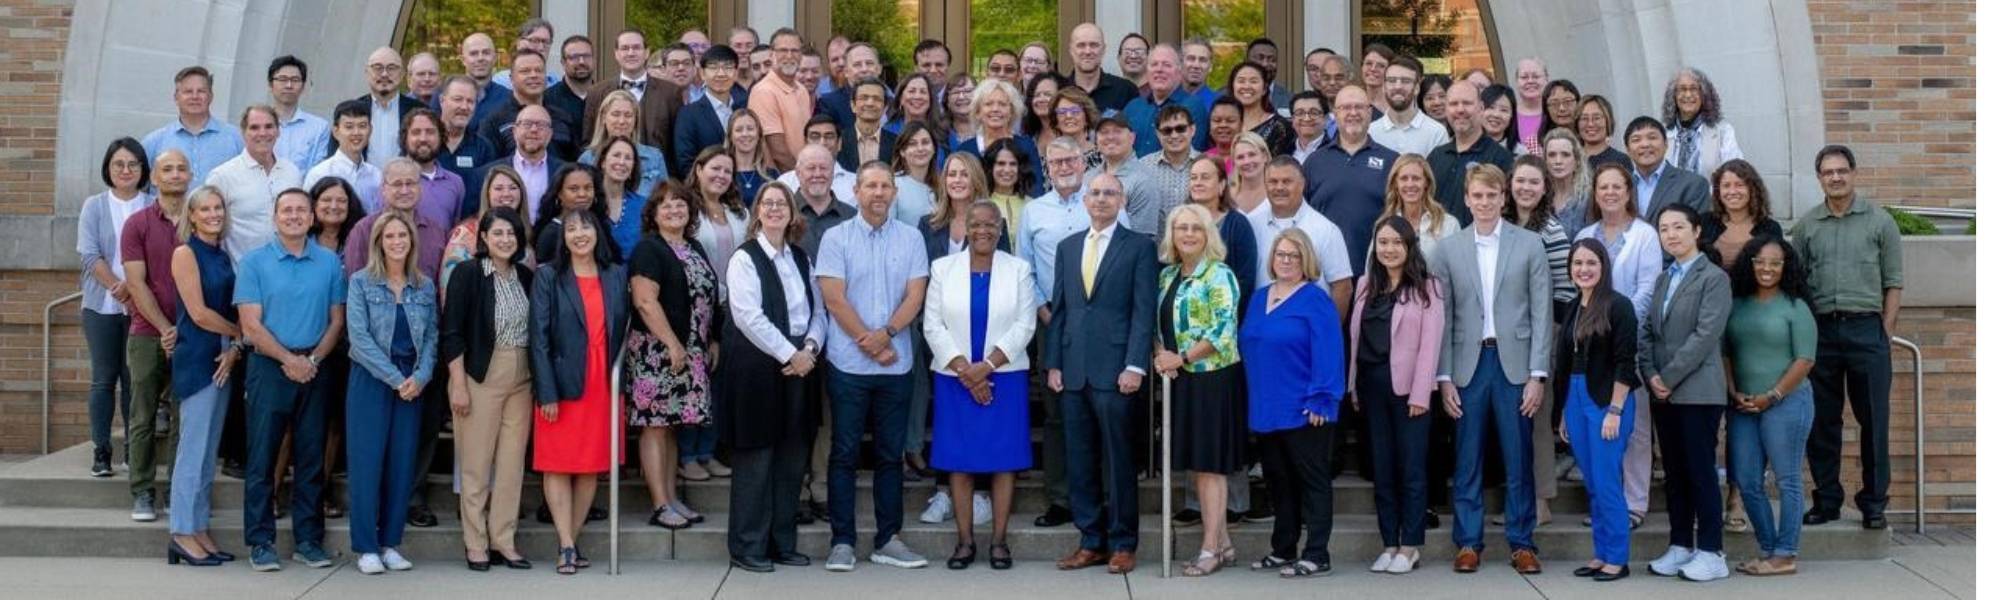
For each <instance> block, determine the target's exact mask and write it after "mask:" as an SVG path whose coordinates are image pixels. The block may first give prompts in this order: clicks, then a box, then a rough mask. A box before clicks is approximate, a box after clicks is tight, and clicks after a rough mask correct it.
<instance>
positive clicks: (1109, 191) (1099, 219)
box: [1083, 172, 1125, 230]
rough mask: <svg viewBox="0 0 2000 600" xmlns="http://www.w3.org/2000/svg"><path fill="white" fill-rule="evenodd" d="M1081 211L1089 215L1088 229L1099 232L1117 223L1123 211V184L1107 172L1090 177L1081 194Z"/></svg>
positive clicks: (1115, 176)
mask: <svg viewBox="0 0 2000 600" xmlns="http://www.w3.org/2000/svg"><path fill="white" fill-rule="evenodd" d="M1083 209H1084V211H1085V212H1088V213H1090V228H1091V229H1093V230H1101V229H1104V228H1106V227H1110V226H1111V225H1112V224H1113V223H1117V222H1118V215H1119V213H1121V212H1123V211H1124V210H1125V183H1124V182H1122V181H1119V180H1118V176H1117V175H1113V174H1111V173H1109V172H1105V173H1098V174H1097V176H1096V177H1092V178H1091V179H1090V182H1089V183H1088V186H1087V187H1086V189H1085V190H1084V192H1083Z"/></svg>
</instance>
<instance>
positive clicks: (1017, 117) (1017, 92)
mask: <svg viewBox="0 0 2000 600" xmlns="http://www.w3.org/2000/svg"><path fill="white" fill-rule="evenodd" d="M993 93H999V94H1002V95H1004V96H1006V97H1007V105H1008V106H1009V108H1010V110H1013V111H1014V119H1013V121H1011V122H1010V123H1008V128H1009V129H1020V128H1021V115H1022V114H1023V113H1025V112H1026V111H1027V108H1026V104H1025V103H1023V102H1022V101H1021V89H1020V88H1017V87H1014V84H1011V83H1007V82H1006V81H1003V80H1000V79H995V78H991V77H989V78H987V79H986V80H985V81H981V82H979V86H978V87H975V88H972V110H973V111H975V112H977V111H978V110H979V103H980V102H981V101H984V100H985V99H986V96H987V95H988V94H993Z"/></svg>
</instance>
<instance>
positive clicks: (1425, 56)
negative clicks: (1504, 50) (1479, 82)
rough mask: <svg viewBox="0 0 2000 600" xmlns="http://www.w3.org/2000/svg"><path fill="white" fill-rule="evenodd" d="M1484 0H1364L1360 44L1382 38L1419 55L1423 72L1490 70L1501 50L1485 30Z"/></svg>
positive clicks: (1498, 76)
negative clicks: (1496, 47) (1495, 45)
mask: <svg viewBox="0 0 2000 600" xmlns="http://www.w3.org/2000/svg"><path fill="white" fill-rule="evenodd" d="M1485 13H1486V11H1485V2H1484V0H1362V2H1361V28H1360V31H1361V43H1362V45H1363V46H1364V47H1365V46H1366V45H1367V44H1372V43H1377V42H1379V43H1382V44H1383V45H1386V46H1388V47H1389V48H1390V49H1391V50H1395V51H1396V52H1397V53H1399V54H1407V55H1410V56H1414V57H1416V59H1417V60H1418V61H1419V62H1422V63H1423V64H1424V72H1425V73H1435V74H1443V75H1452V76H1457V75H1463V74H1465V72H1467V71H1470V70H1473V69H1486V70H1487V71H1488V72H1492V73H1493V76H1494V79H1495V80H1496V81H1505V78H1504V76H1502V75H1501V74H1499V73H1498V72H1496V71H1495V70H1494V63H1495V62H1496V61H1495V60H1494V57H1495V56H1496V55H1497V54H1498V52H1497V50H1496V49H1495V47H1494V44H1493V39H1492V37H1491V36H1489V35H1487V23H1486V14H1485Z"/></svg>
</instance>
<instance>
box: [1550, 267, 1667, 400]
mask: <svg viewBox="0 0 2000 600" xmlns="http://www.w3.org/2000/svg"><path fill="white" fill-rule="evenodd" d="M1606 291H1607V292H1608V293H1609V294H1610V296H1609V297H1606V298H1600V299H1598V300H1597V301H1598V302H1610V303H1611V314H1610V317H1611V333H1610V334H1609V335H1596V336H1591V337H1589V338H1587V339H1585V340H1584V343H1583V352H1584V354H1585V356H1584V365H1583V380H1584V383H1585V384H1586V386H1587V387H1589V388H1590V389H1589V392H1590V399H1591V400H1593V401H1595V402H1597V405H1598V406H1609V405H1610V404H1611V387H1612V385H1611V384H1613V383H1617V382H1623V383H1624V384H1625V385H1626V386H1629V387H1630V388H1631V389H1632V390H1633V391H1639V392H1640V393H1642V394H1643V393H1645V392H1643V391H1640V384H1639V358H1638V357H1639V317H1638V316H1637V314H1636V313H1634V312H1633V310H1632V300H1631V299H1628V298H1626V297H1625V295H1624V294H1620V293H1618V292H1611V291H1609V290H1606ZM1581 312H1583V308H1582V306H1581V305H1578V306H1577V307H1575V308H1573V309H1571V310H1570V311H1569V316H1568V317H1567V318H1565V319H1564V320H1563V323H1562V326H1561V327H1559V328H1557V329H1556V337H1555V340H1553V342H1554V343H1552V344H1550V345H1551V346H1554V347H1555V348H1554V354H1555V356H1554V357H1553V360H1551V361H1550V366H1551V367H1552V368H1553V369H1554V372H1553V373H1551V377H1549V379H1551V380H1552V381H1553V382H1554V384H1555V385H1554V388H1555V393H1556V395H1555V396H1554V398H1555V400H1556V401H1557V402H1561V401H1563V399H1564V398H1568V397H1569V377H1570V375H1571V373H1572V372H1574V371H1575V367H1574V366H1573V365H1574V362H1573V361H1574V360H1575V356H1574V355H1575V352H1576V351H1575V346H1576V342H1575V339H1576V335H1575V334H1576V318H1577V315H1578V314H1579V313H1581Z"/></svg>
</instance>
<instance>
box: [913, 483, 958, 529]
mask: <svg viewBox="0 0 2000 600" xmlns="http://www.w3.org/2000/svg"><path fill="white" fill-rule="evenodd" d="M950 518H951V496H949V495H947V494H945V493H944V491H943V490H939V491H938V493H935V494H931V501H930V505H929V506H925V507H924V514H921V515H917V520H918V521H923V522H925V523H943V522H945V520H946V519H950Z"/></svg>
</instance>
